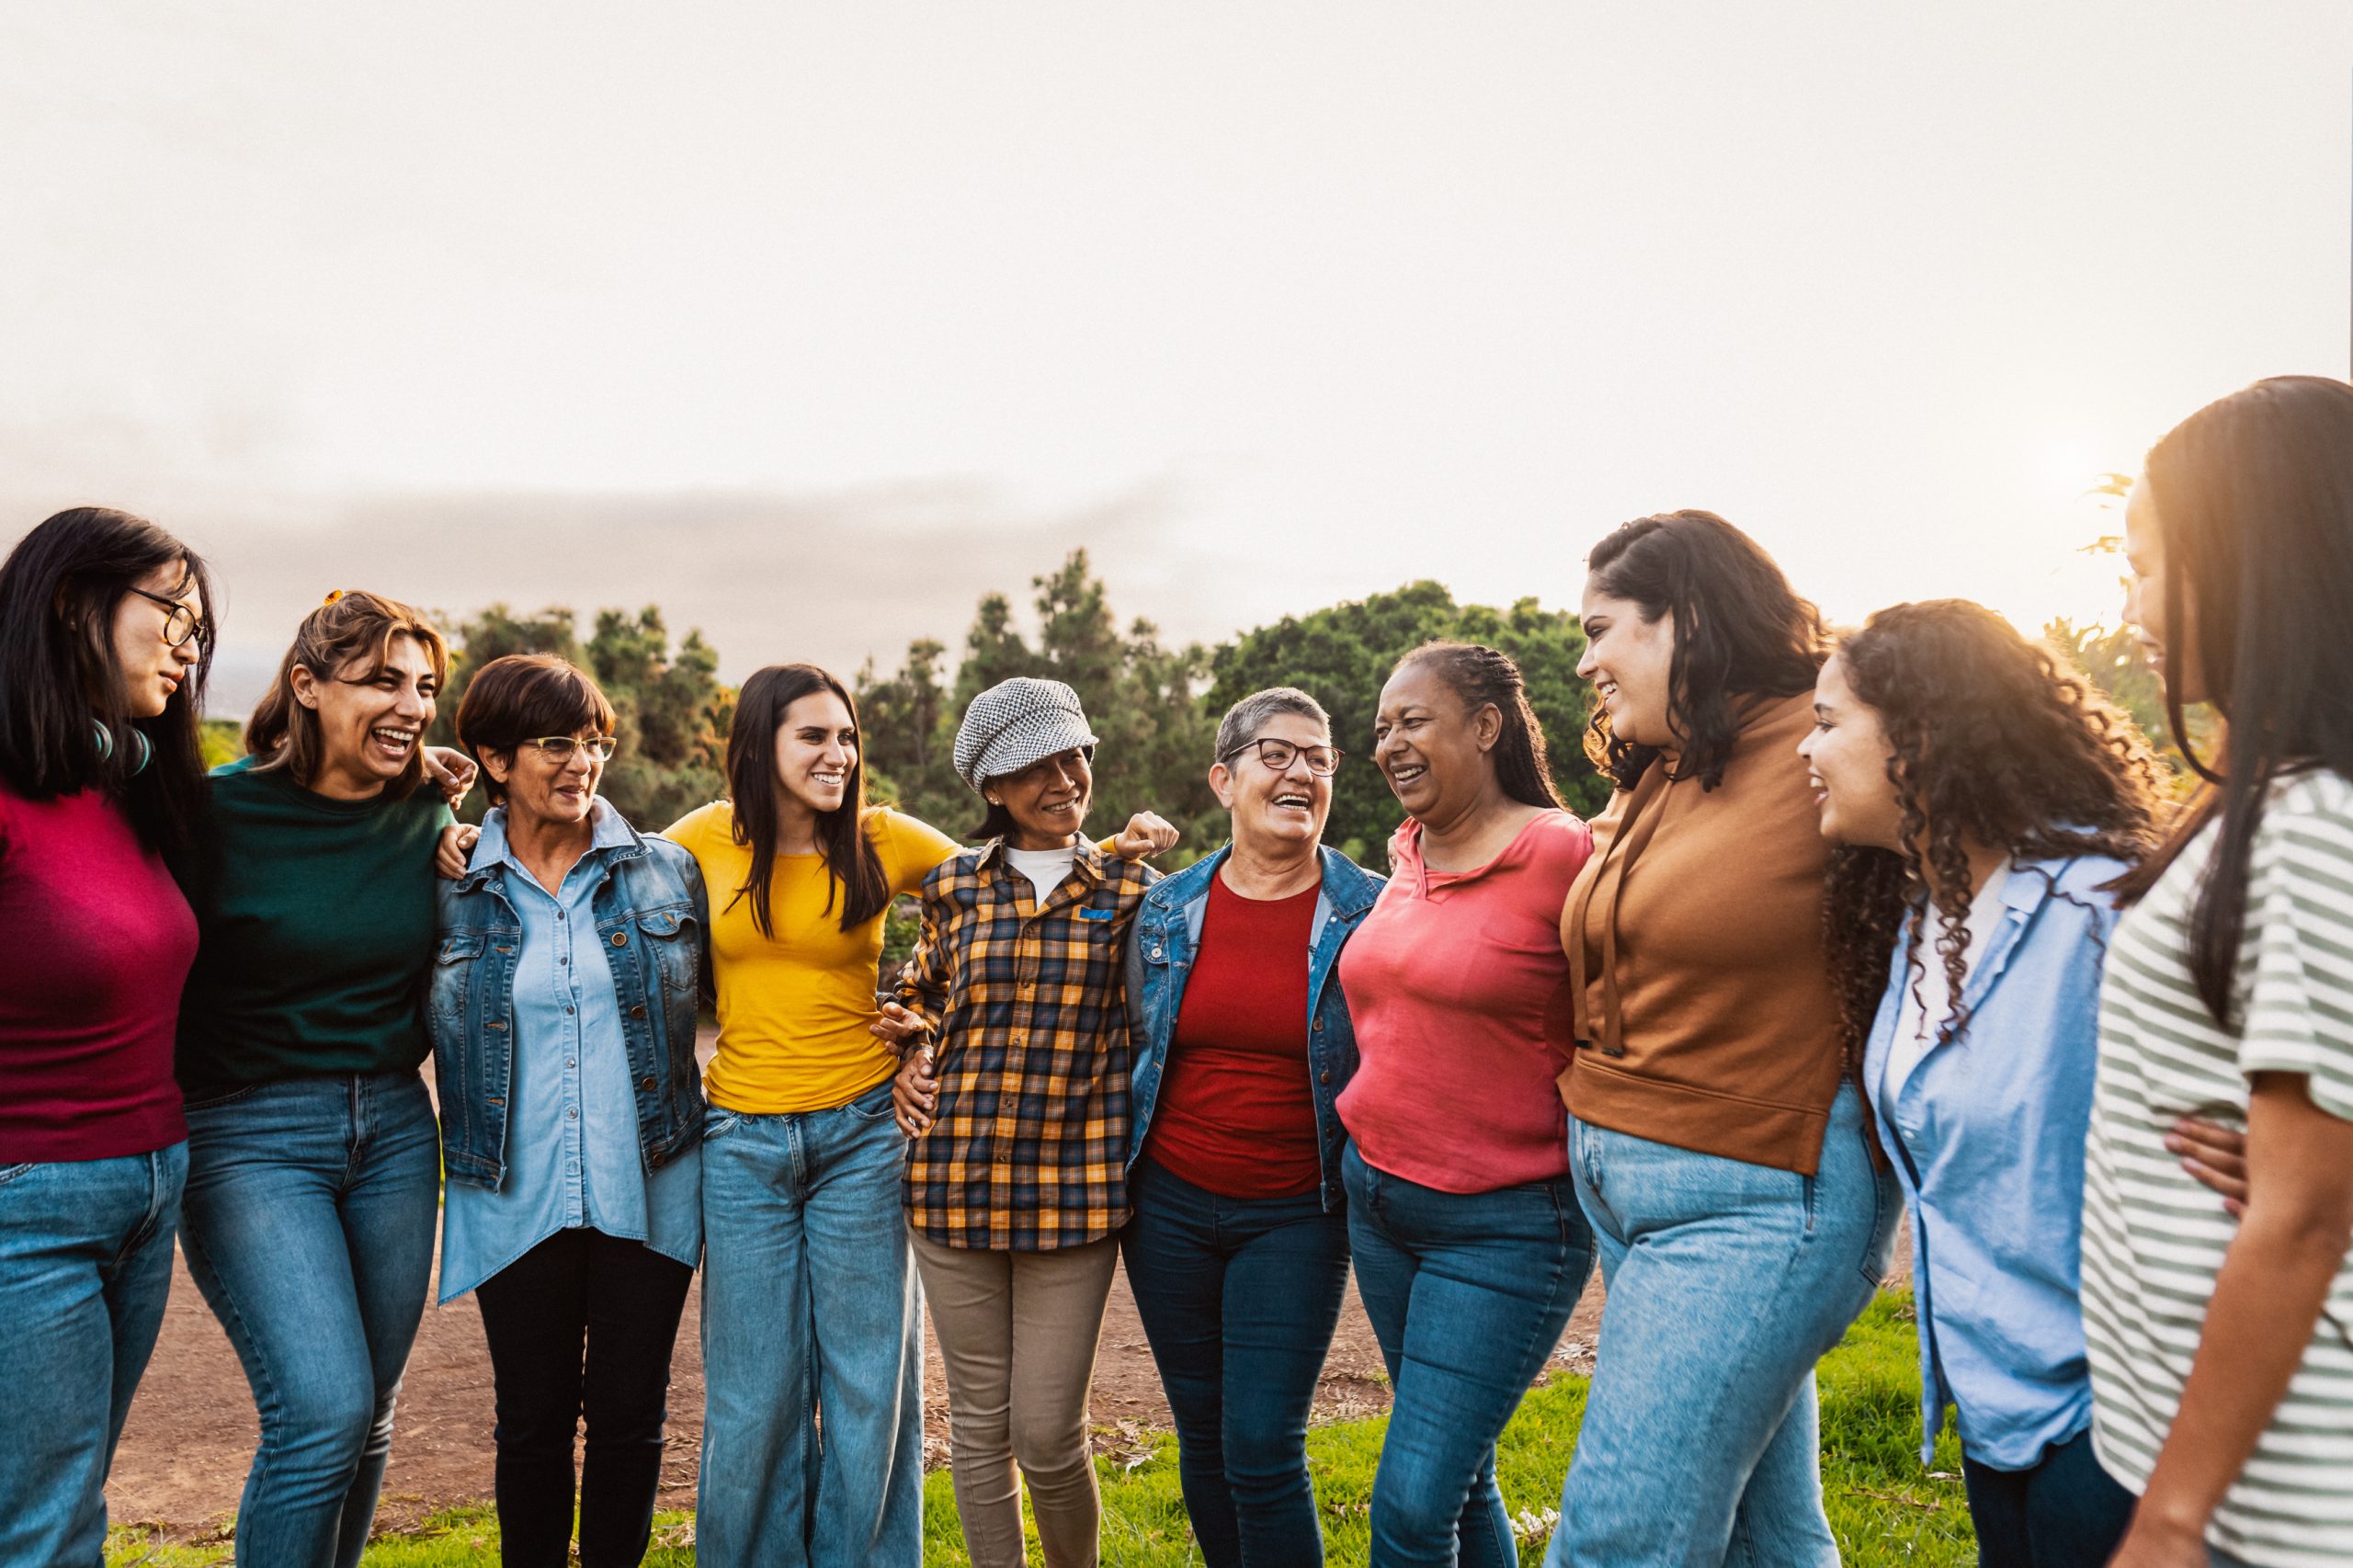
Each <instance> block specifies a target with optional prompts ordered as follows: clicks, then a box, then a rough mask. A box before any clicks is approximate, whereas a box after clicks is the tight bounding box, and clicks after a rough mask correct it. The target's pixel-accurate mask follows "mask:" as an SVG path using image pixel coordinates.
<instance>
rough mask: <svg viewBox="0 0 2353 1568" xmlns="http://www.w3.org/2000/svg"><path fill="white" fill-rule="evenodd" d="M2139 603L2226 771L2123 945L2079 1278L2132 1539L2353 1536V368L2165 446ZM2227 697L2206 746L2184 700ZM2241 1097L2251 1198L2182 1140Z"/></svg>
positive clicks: (2194, 1552)
mask: <svg viewBox="0 0 2353 1568" xmlns="http://www.w3.org/2000/svg"><path fill="white" fill-rule="evenodd" d="M2126 527H2127V530H2128V535H2127V537H2128V544H2129V549H2130V553H2131V562H2132V570H2133V576H2134V582H2133V587H2132V597H2131V606H2130V608H2129V611H2128V613H2129V614H2130V615H2131V619H2133V620H2134V621H2135V622H2137V623H2138V625H2139V626H2140V628H2141V631H2142V636H2143V641H2144V642H2145V643H2146V644H2147V645H2148V647H2149V649H2150V653H2151V656H2152V660H2153V662H2155V663H2157V664H2158V665H2159V667H2160V668H2161V669H2162V670H2163V672H2164V674H2165V701H2166V708H2167V710H2168V715H2169V717H2170V719H2171V721H2172V724H2173V731H2174V735H2175V738H2176V739H2177V742H2179V743H2180V744H2181V746H2182V749H2183V751H2184V752H2185V753H2186V754H2188V755H2189V756H2191V757H2192V758H2193V761H2194V762H2195V765H2196V766H2197V767H2198V768H2199V771H2200V773H2201V774H2203V775H2205V777H2206V778H2208V779H2209V780H2210V781H2211V783H2212V785H2213V786H2214V788H2213V789H2211V790H2209V791H2208V793H2207V795H2206V797H2205V798H2204V800H2203V801H2201V802H2200V806H2199V808H2198V809H2197V810H2196V811H2195V812H2193V813H2192V815H2191V816H2190V817H2189V819H2188V821H2187V822H2185V823H2184V824H2183V825H2182V827H2181V829H2180V830H2179V831H2178V832H2177V834H2176V835H2175V837H2174V839H2173V842H2172V845H2171V846H2170V848H2169V851H2168V852H2167V853H2165V854H2161V855H2160V856H2158V857H2157V858H2154V859H2153V860H2152V861H2151V862H2150V864H2149V866H2148V867H2147V868H2146V869H2144V870H2143V872H2142V873H2141V874H2140V875H2139V876H2138V877H2136V878H2135V879H2134V880H2133V882H2134V883H2135V884H2137V886H2134V885H2132V884H2128V892H2136V891H2137V892H2143V897H2142V898H2141V900H2140V903H2139V904H2138V906H2137V907H2136V908H2135V909H2133V911H2132V912H2131V914H2130V915H2128V916H2127V917H2126V918H2125V920H2124V922H2123V924H2122V926H2120V929H2119V931H2118V934H2117V937H2116V939H2115V942H2114V944H2113V946H2112V948H2111V949H2110V953H2109V962H2108V972H2107V980H2106V983H2105V986H2104V988H2103V991H2102V994H2101V1005H2100V1031H2099V1049H2100V1064H2099V1081H2098V1088H2097V1096H2096V1099H2095V1103H2094V1107H2093V1112H2092V1127H2091V1137H2090V1142H2089V1144H2088V1147H2087V1149H2086V1172H2085V1202H2084V1264H2083V1301H2084V1328H2085V1337H2086V1342H2087V1346H2088V1348H2089V1351H2090V1359H2091V1369H2092V1387H2093V1398H2094V1426H2093V1437H2094V1442H2095V1445H2096V1447H2097V1450H2098V1454H2099V1458H2100V1460H2101V1462H2102V1463H2103V1464H2104V1465H2105V1466H2106V1467H2107V1468H2108V1469H2109V1471H2111V1472H2112V1473H2113V1474H2115V1475H2116V1477H2117V1478H2118V1479H2119V1480H2120V1481H2122V1482H2123V1483H2125V1484H2126V1485H2127V1486H2129V1487H2131V1489H2132V1490H2134V1491H2136V1492H2138V1493H2139V1494H2141V1497H2140V1503H2139V1505H2138V1506H2137V1508H2136V1510H2135V1512H2134V1516H2133V1521H2132V1525H2131V1529H2130V1530H2129V1531H2128V1533H2127V1535H2126V1537H2125V1540H2124V1544H2123V1546H2122V1547H2121V1548H2120V1550H2119V1551H2118V1554H2117V1556H2116V1558H2115V1560H2114V1561H2115V1562H2116V1563H2118V1564H2123V1565H2127V1568H2149V1565H2154V1564H2176V1563H2178V1564H2183V1565H2185V1568H2187V1565H2192V1564H2204V1563H2206V1562H2209V1561H2218V1562H2234V1561H2244V1562H2252V1563H2257V1564H2263V1565H2267V1568H2273V1565H2276V1568H2293V1565H2300V1564H2307V1563H2310V1564H2318V1563H2322V1562H2345V1561H2346V1560H2347V1558H2348V1557H2349V1556H2353V1262H2348V1260H2347V1246H2348V1243H2349V1242H2353V642H2348V641H2347V639H2346V638H2345V636H2344V635H2343V629H2342V618H2343V614H2344V608H2343V607H2344V606H2345V605H2347V603H2353V387H2348V386H2347V385H2346V384H2345V383H2343V382H2341V381H2324V380H2320V379H2317V378H2312V377H2284V378H2279V379H2277V380H2273V381H2260V382H2257V383H2256V385H2254V386H2252V387H2250V388H2248V389H2246V390H2245V391H2244V392H2238V393H2235V394H2234V395H2233V396H2231V397H2227V398H2224V399H2222V401H2221V402H2219V403H2213V404H2211V405H2210V406H2209V407H2207V408H2205V409H2202V410H2200V412H2199V413H2197V414H2195V415H2191V416H2190V417H2189V418H2188V420H2186V421H2184V422H2183V423H2182V424H2181V425H2180V426H2178V427H2177V428H2176V429H2175V430H2174V431H2173V432H2172V433H2171V434H2169V435H2168V436H2166V437H2165V439H2164V440H2162V441H2160V442H2159V443H2158V444H2157V445H2156V447H2155V448H2154V449H2152V450H2151V452H2150V453H2149V458H2148V463H2147V467H2146V469H2145V472H2144V474H2143V479H2142V481H2141V483H2139V484H2138V485H2136V486H2135V488H2134V490H2133V494H2132V499H2131V506H2130V509H2129V510H2128V512H2127V514H2126ZM2200 701H2211V703H2212V704H2213V705H2214V707H2215V708H2216V709H2217V710H2220V711H2221V712H2222V714H2223V716H2224V717H2225V718H2226V719H2227V721H2228V722H2229V725H2230V751H2229V756H2228V760H2227V761H2219V762H2215V763H2213V764H2211V767H2210V765H2209V764H2208V763H2206V762H2202V761H2196V759H2197V752H2196V751H2195V749H2194V748H2193V746H2192V744H2191V740H2190V737H2189V735H2188V731H2187V729H2186V728H2185V726H2184V724H2183V722H2182V710H2183V708H2184V707H2185V706H2186V705H2188V704H2192V703H2197V702H2200ZM2190 1115H2196V1116H2203V1117H2207V1118H2210V1119H2216V1120H2221V1121H2224V1122H2226V1123H2232V1124H2243V1125H2244V1126H2245V1133H2246V1155H2245V1158H2246V1168H2247V1176H2248V1190H2247V1196H2246V1199H2245V1204H2244V1206H2243V1208H2241V1209H2240V1210H2237V1211H2236V1212H2235V1213H2234V1211H2232V1210H2227V1209H2225V1208H2224V1206H2223V1205H2222V1204H2221V1203H2219V1202H2217V1201H2216V1200H2215V1199H2214V1197H2213V1195H2212V1194H2211V1193H2210V1192H2208V1191H2207V1190H2206V1189H2205V1188H2204V1187H2200V1185H2198V1181H2197V1178H2196V1174H2195V1172H2194V1171H2193V1170H2191V1169H2190V1168H2188V1164H2187V1163H2186V1162H2178V1161H2176V1160H2174V1159H2172V1158H2170V1157H2168V1156H2167V1155H2166V1154H2165V1153H2164V1145H2165V1137H2166V1135H2167V1134H2168V1133H2170V1132H2172V1131H2174V1124H2175V1122H2176V1121H2177V1119H2179V1118H2181V1117H2184V1116H2190Z"/></svg>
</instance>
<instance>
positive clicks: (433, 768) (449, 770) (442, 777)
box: [424, 746, 482, 812]
mask: <svg viewBox="0 0 2353 1568" xmlns="http://www.w3.org/2000/svg"><path fill="white" fill-rule="evenodd" d="M424 756H425V776H426V778H430V779H432V780H433V782H434V783H435V785H437V786H438V788H439V789H440V790H441V798H442V799H443V800H445V801H449V809H450V810H451V811H453V812H454V811H456V810H457V809H458V807H459V806H460V804H462V803H463V802H464V801H465V798H466V791H467V790H472V788H473V787H474V776H475V775H476V774H478V773H480V772H481V771H482V769H480V768H479V767H475V766H474V759H473V758H472V757H470V756H467V755H466V754H465V753H464V752H461V751H452V750H451V749H450V748H449V747H448V746H426V748H425V752H424Z"/></svg>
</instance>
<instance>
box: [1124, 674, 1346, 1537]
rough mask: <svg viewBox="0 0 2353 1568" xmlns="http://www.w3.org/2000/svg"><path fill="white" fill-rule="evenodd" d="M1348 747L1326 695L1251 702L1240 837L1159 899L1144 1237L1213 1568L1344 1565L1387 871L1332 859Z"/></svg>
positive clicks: (1238, 737)
mask: <svg viewBox="0 0 2353 1568" xmlns="http://www.w3.org/2000/svg"><path fill="white" fill-rule="evenodd" d="M1339 764H1340V754H1339V752H1338V750H1337V749H1336V747H1334V745H1333V744H1332V722H1331V720H1330V719H1329V718H1328V717H1326V716H1325V714H1324V709H1323V706H1322V705H1321V704H1319V703H1318V702H1317V701H1316V700H1315V699H1313V698H1312V697H1310V696H1308V695H1307V693H1305V692H1303V691H1298V690H1294V689H1292V688H1291V687H1276V688H1274V689H1273V690H1270V691H1261V692H1256V693H1255V694H1253V695H1251V696H1249V697H1245V698H1244V699H1242V700H1241V701H1239V702H1237V703H1235V704H1234V705H1233V707H1232V708H1231V709H1229V710H1227V712H1226V715H1225V718H1224V720H1223V722H1221V723H1220V724H1219V725H1218V731H1217V751H1216V760H1215V761H1214V762H1213V763H1212V764H1211V767H1210V787H1211V789H1212V790H1215V791H1216V792H1217V798H1218V801H1220V803H1221V804H1222V805H1224V806H1225V807H1226V809H1227V810H1229V811H1231V812H1233V843H1232V844H1231V845H1229V846H1227V847H1226V848H1224V849H1222V850H1220V851H1218V852H1217V853H1216V854H1215V855H1212V856H1211V857H1209V858H1207V859H1204V860H1200V861H1197V862H1195V863H1194V864H1193V865H1191V866H1189V867H1188V868H1186V869H1184V870H1182V871H1179V872H1177V873H1176V875H1175V876H1173V877H1169V878H1166V879H1165V880H1164V881H1160V882H1158V883H1156V884H1154V887H1153V889H1152V891H1151V892H1147V893H1146V894H1144V898H1143V906H1142V908H1141V909H1140V910H1138V911H1137V913H1136V919H1135V925H1134V926H1133V927H1132V928H1131V931H1130V934H1129V937H1128V967H1127V998H1128V1012H1129V1015H1130V1017H1131V1019H1132V1020H1133V1022H1134V1026H1135V1028H1134V1041H1135V1061H1134V1066H1133V1073H1132V1091H1131V1117H1132V1120H1131V1123H1130V1126H1131V1137H1130V1141H1129V1145H1128V1148H1129V1155H1128V1166H1129V1181H1128V1197H1129V1202H1130V1205H1131V1209H1132V1210H1133V1218H1132V1219H1131V1220H1130V1221H1129V1222H1128V1225H1127V1229H1126V1230H1125V1231H1124V1232H1123V1233H1122V1234H1121V1236H1120V1253H1121V1256H1122V1257H1123V1258H1124V1260H1125V1261H1126V1264H1127V1268H1128V1282H1129V1284H1130V1285H1131V1286H1132V1287H1133V1288H1134V1290H1135V1295H1136V1312H1137V1315H1138V1316H1140V1317H1141V1318H1142V1320H1143V1331H1144V1336H1145V1337H1146V1338H1147V1339H1149V1340H1150V1341H1151V1342H1152V1354H1153V1359H1154V1361H1155V1362H1157V1363H1158V1364H1159V1367H1160V1379H1161V1382H1162V1384H1163V1385H1164V1386H1165V1388H1166V1389H1167V1391H1168V1406H1169V1410H1170V1413H1171V1414H1172V1415H1175V1417H1176V1442H1177V1456H1178V1458H1177V1465H1178V1470H1179V1472H1180V1474H1181V1477H1182V1479H1183V1483H1184V1487H1185V1511H1186V1512H1187V1513H1188V1514H1189V1515H1190V1516H1191V1517H1192V1520H1193V1536H1194V1539H1195V1540H1198V1541H1199V1542H1200V1547H1201V1555H1202V1557H1203V1558H1205V1559H1206V1560H1207V1562H1209V1565H1210V1568H1239V1565H1240V1564H1243V1563H1245V1562H1261V1563H1264V1562H1273V1563H1312V1562H1319V1561H1321V1560H1322V1557H1323V1540H1322V1539H1321V1537H1320V1536H1319V1534H1318V1533H1317V1529H1316V1524H1315V1489H1314V1485H1313V1483H1312V1482H1311V1481H1310V1480H1309V1479H1308V1474H1307V1416H1308V1411H1309V1408H1310V1407H1311V1406H1312V1405H1313V1403H1314V1398H1315V1380H1316V1378H1317V1377H1318V1375H1320V1374H1321V1373H1322V1371H1323V1369H1324V1352H1325V1351H1326V1350H1328V1349H1329V1348H1330V1347H1331V1344H1332V1330H1333V1329H1334V1328H1335V1327H1336V1325H1337V1324H1338V1323H1339V1319H1340V1301H1341V1299H1342V1297H1343V1296H1344V1295H1345V1294H1346V1293H1347V1280H1348V1227H1347V1211H1346V1209H1345V1207H1344V1205H1343V1201H1342V1199H1341V1196H1340V1149H1341V1145H1342V1143H1343V1142H1344V1141H1345V1139H1346V1136H1347V1135H1346V1134H1345V1133H1344V1132H1343V1131H1341V1127H1340V1119H1339V1115H1338V1112H1337V1109H1336V1101H1337V1099H1338V1097H1339V1094H1340V1090H1341V1089H1342V1088H1343V1087H1345V1086H1346V1085H1347V1081H1348V1077H1349V1075H1350V1074H1352V1073H1354V1072H1355V1071H1356V1065H1357V1051H1356V1041H1355V1039H1354V1036H1353V1034H1352V1032H1351V1030H1350V1028H1349V1024H1348V1006H1347V1000H1346V998H1345V997H1343V996H1342V994H1341V993H1340V988H1339V986H1338V985H1336V984H1335V983H1332V971H1333V968H1334V966H1335V964H1336V962H1337V961H1338V960H1339V956H1340V951H1341V944H1342V943H1344V942H1346V941H1347V939H1348V936H1349V934H1350V933H1351V932H1353V931H1354V930H1355V929H1356V927H1357V924H1358V922H1359V921H1361V920H1362V919H1363V918H1364V916H1365V913H1366V912H1367V911H1368V910H1370V908H1371V907H1372V903H1373V899H1374V897H1375V896H1376V895H1377V894H1378V893H1379V892H1380V891H1381V879H1380V878H1379V877H1376V876H1373V875H1372V874H1371V873H1370V872H1368V871H1366V870H1364V869H1361V868H1360V867H1358V865H1356V864H1355V862H1353V861H1351V860H1350V859H1349V858H1347V856H1345V855H1343V854H1341V853H1340V852H1339V851H1338V850H1336V849H1329V848H1326V847H1324V845H1323V842H1322V840H1323V834H1324V815H1325V813H1326V812H1329V810H1330V809H1331V805H1332V774H1333V772H1334V770H1335V769H1336V768H1337V767H1339Z"/></svg>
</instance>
